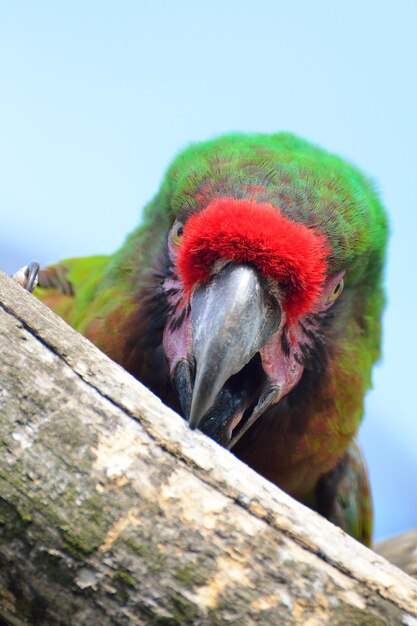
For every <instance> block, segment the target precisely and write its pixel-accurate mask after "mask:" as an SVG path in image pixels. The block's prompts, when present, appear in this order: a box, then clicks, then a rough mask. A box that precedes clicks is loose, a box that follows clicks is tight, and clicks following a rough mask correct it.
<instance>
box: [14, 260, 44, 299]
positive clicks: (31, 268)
mask: <svg viewBox="0 0 417 626" xmlns="http://www.w3.org/2000/svg"><path fill="white" fill-rule="evenodd" d="M39 267H40V266H39V263H38V262H37V261H31V262H30V263H29V264H28V265H25V266H24V267H21V268H20V270H17V272H15V273H14V274H13V275H12V278H13V279H14V280H15V281H16V282H17V283H18V284H19V285H21V286H22V287H23V289H26V291H29V293H32V291H33V290H34V289H35V287H36V285H37V284H38V276H39Z"/></svg>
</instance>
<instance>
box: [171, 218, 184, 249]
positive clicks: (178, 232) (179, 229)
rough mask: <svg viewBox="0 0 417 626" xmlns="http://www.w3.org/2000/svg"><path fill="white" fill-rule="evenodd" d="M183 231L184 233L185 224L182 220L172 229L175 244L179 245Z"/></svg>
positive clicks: (172, 240)
mask: <svg viewBox="0 0 417 626" xmlns="http://www.w3.org/2000/svg"><path fill="white" fill-rule="evenodd" d="M183 233H184V225H183V224H182V223H181V222H177V223H176V224H175V225H174V228H173V229H172V232H171V243H172V244H173V245H174V246H178V244H179V243H180V241H181V237H182V235H183Z"/></svg>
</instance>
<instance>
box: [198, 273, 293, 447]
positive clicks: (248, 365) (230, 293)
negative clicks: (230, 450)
mask: <svg viewBox="0 0 417 626" xmlns="http://www.w3.org/2000/svg"><path fill="white" fill-rule="evenodd" d="M191 315H192V332H193V351H194V358H195V362H196V375H195V382H194V386H193V389H192V398H191V409H190V414H189V424H190V427H191V428H193V429H194V428H197V427H200V429H201V430H203V432H205V433H206V434H208V435H209V436H211V437H213V438H214V439H216V440H217V441H219V443H222V444H223V445H227V444H228V443H230V440H231V436H232V430H233V428H234V427H235V426H236V424H237V423H239V421H240V420H241V419H242V416H243V414H244V412H245V411H246V409H247V408H248V407H249V406H250V405H252V404H253V402H254V396H255V395H256V396H257V397H256V402H257V401H258V400H259V402H258V403H257V405H256V408H258V407H259V404H260V403H261V404H262V406H263V410H264V409H265V400H266V398H267V396H268V393H265V392H266V391H267V389H265V384H264V383H265V380H264V379H263V378H264V373H263V370H262V367H261V365H260V357H259V354H258V352H259V350H260V349H261V348H262V347H263V346H264V345H265V344H266V343H267V342H268V340H269V339H270V338H271V336H272V335H273V334H274V333H275V332H276V331H277V329H278V327H279V323H280V319H281V309H280V306H279V304H278V303H277V300H276V299H275V298H274V297H273V296H272V295H271V294H270V293H269V291H268V289H267V284H266V281H265V279H263V278H262V277H260V276H259V274H258V273H257V271H256V270H255V269H254V268H253V267H252V266H250V265H234V264H232V263H228V264H227V265H225V266H224V267H223V268H222V269H221V270H220V272H219V273H218V274H217V275H216V276H215V277H214V278H213V279H212V280H211V281H210V282H209V283H208V284H206V285H203V286H201V287H199V288H198V289H197V290H196V291H195V293H194V295H193V298H192V303H191ZM260 387H263V389H262V391H261V392H260V391H259V389H260ZM269 395H271V394H269ZM255 404H256V403H255ZM257 413H259V412H258V411H257Z"/></svg>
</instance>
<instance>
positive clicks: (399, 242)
mask: <svg viewBox="0 0 417 626" xmlns="http://www.w3.org/2000/svg"><path fill="white" fill-rule="evenodd" d="M416 24H417V3H416V2H414V1H413V0H409V1H408V2H407V1H406V0H397V1H396V2H395V3H394V2H391V1H389V2H388V1H385V2H384V1H383V0H379V1H374V0H370V1H366V2H364V1H363V0H362V1H358V0H350V1H349V2H344V3H341V2H333V1H331V0H328V1H320V0H315V1H314V2H311V0H298V1H297V0H295V1H292V2H288V1H287V0H285V1H284V0H256V2H255V1H252V2H248V1H245V0H228V1H225V0H211V1H210V2H196V1H195V0H193V1H186V0H176V1H175V2H172V1H170V0H165V1H163V0H152V1H151V0H147V1H144V0H142V1H140V0H137V1H126V0H121V1H119V2H116V1H114V2H108V1H107V2H106V1H103V0H97V1H93V0H89V1H88V2H84V1H74V0H71V2H62V1H55V0H50V1H42V0H37V1H36V2H33V1H29V0H26V1H25V0H22V1H19V0H15V1H7V0H3V2H0V172H1V175H0V267H1V268H3V269H5V270H6V271H9V272H11V271H12V270H14V269H16V268H17V267H20V266H21V265H24V264H25V263H26V262H27V261H29V260H31V259H33V258H36V259H38V260H39V261H40V262H41V263H42V264H45V263H49V262H52V261H56V260H58V259H61V258H65V257H67V256H81V255H87V254H92V253H107V252H112V251H113V250H115V249H116V248H117V247H118V246H120V244H121V243H122V242H123V240H124V237H125V235H126V234H127V233H128V232H129V230H131V229H133V227H135V226H136V225H137V223H138V221H139V219H140V215H141V208H142V207H143V205H144V204H145V203H146V201H147V200H149V199H150V198H151V196H152V195H153V194H154V193H155V192H156V190H157V188H158V185H159V182H160V180H161V178H162V175H163V172H164V169H165V168H166V166H167V164H168V163H169V162H170V160H171V159H172V158H173V156H174V155H175V153H176V152H177V151H178V150H179V149H180V148H182V147H184V146H185V145H187V143H189V142H190V141H198V140H202V139H207V138H209V137H213V136H216V135H218V134H221V133H224V132H228V131H231V130H236V131H247V132H250V131H262V132H275V131H278V130H287V131H291V132H294V133H296V134H299V135H301V136H302V137H304V138H306V139H309V140H311V141H314V142H316V143H318V144H320V145H322V146H323V147H325V148H327V149H329V150H332V151H334V152H336V153H338V154H340V155H342V156H345V157H346V158H348V159H349V160H351V161H352V162H354V163H355V164H356V165H358V166H359V167H360V168H361V169H363V170H364V171H365V172H366V173H368V174H369V175H371V176H372V177H373V178H374V179H375V180H376V181H377V184H378V188H379V189H380V191H381V195H382V198H383V201H384V202H385V204H386V206H387V207H388V210H389V213H390V216H391V222H392V239H391V247H390V257H389V264H388V271H387V292H388V298H389V306H388V308H387V311H386V315H385V342H384V359H383V363H382V364H381V365H380V366H379V367H378V368H377V369H376V371H375V376H374V383H375V390H374V391H373V392H371V393H370V394H369V396H368V399H367V409H366V420H365V423H364V426H363V428H362V431H361V440H362V442H363V446H364V448H365V453H366V458H367V460H368V464H369V467H370V474H371V481H372V486H373V490H374V495H375V503H376V504H375V508H376V533H375V534H376V537H377V538H382V537H385V536H388V535H390V534H393V533H396V532H399V531H402V530H405V529H407V528H411V527H417V484H416V483H417V478H416V477H417V454H416V452H417V420H416V408H415V406H416V403H415V396H414V391H415V389H414V385H417V381H416V366H415V355H416V354H417V341H416V330H415V327H416V324H415V319H416V306H417V299H416V288H415V280H414V278H415V276H414V274H415V271H416V269H417V252H416V250H417V245H416V239H415V237H416V231H417V218H416V215H417V210H416V200H415V195H416V194H415V184H416V176H417V88H416V64H417V27H416Z"/></svg>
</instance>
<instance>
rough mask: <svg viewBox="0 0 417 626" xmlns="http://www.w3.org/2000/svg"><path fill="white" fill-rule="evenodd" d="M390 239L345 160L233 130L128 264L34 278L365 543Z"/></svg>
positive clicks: (198, 422)
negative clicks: (372, 402)
mask: <svg viewBox="0 0 417 626" xmlns="http://www.w3.org/2000/svg"><path fill="white" fill-rule="evenodd" d="M388 230H389V227H388V219H387V215H386V212H385V209H384V207H383V206H382V204H381V201H380V200H379V197H378V193H377V191H376V190H375V185H374V183H373V182H372V181H371V180H370V179H369V178H368V177H367V176H365V175H364V174H362V173H361V172H360V171H359V170H358V169H357V168H356V167H355V166H353V165H351V164H350V163H348V162H347V161H346V160H344V159H342V158H340V157H338V156H336V155H334V154H332V153H330V152H327V151H326V150H324V149H322V148H321V147H318V146H316V145H313V144H311V143H309V142H307V141H305V140H303V139H301V138H298V137H297V136H295V135H293V134H290V133H286V132H279V133H275V134H271V135H268V134H243V133H231V134H227V135H223V136H221V137H219V138H215V139H210V140H208V141H205V142H200V143H193V144H191V145H189V146H188V147H187V148H185V149H184V150H183V151H182V152H180V153H179V155H178V156H177V157H176V158H175V160H174V161H173V162H172V164H171V165H170V166H169V167H168V170H167V172H166V175H165V177H164V178H163V180H162V183H161V186H160V189H159V191H158V192H157V193H156V195H155V196H154V198H153V199H152V200H151V201H150V202H149V203H148V204H147V205H146V206H145V208H144V211H143V218H142V223H141V225H140V226H139V227H138V228H136V229H135V230H134V231H133V232H132V233H131V234H130V235H129V236H128V237H127V239H126V241H125V243H124V244H123V246H122V247H121V248H120V249H119V250H118V251H117V252H116V253H115V254H113V255H98V256H91V257H86V258H71V259H67V260H64V261H61V262H59V263H57V264H55V265H50V266H48V267H46V269H42V270H40V271H39V274H38V275H37V268H36V267H34V266H32V265H31V266H29V269H28V268H26V269H25V268H24V269H25V272H24V273H25V275H26V276H27V275H30V276H31V287H33V285H34V284H35V282H36V281H35V279H34V277H35V274H36V280H38V285H37V287H36V289H35V291H34V294H35V295H36V296H37V297H38V298H39V299H40V300H42V301H43V302H44V303H46V304H47V305H48V306H49V307H51V308H52V309H53V310H54V311H55V312H56V313H58V314H59V315H60V316H61V317H63V318H64V319H65V320H66V321H67V322H68V323H69V324H70V325H72V326H73V327H74V328H75V329H76V330H78V331H79V332H81V333H82V334H84V335H85V336H86V337H87V338H88V339H90V340H91V341H92V342H93V343H94V344H95V345H97V346H98V347H99V348H100V349H101V350H102V351H103V352H105V353H106V354H107V355H108V356H109V357H110V358H112V359H113V360H114V361H116V362H117V363H119V364H120V365H122V366H123V367H124V368H125V369H126V370H127V371H128V372H130V373H131V374H132V375H133V376H134V377H136V378H137V379H138V380H140V381H141V382H142V383H143V384H144V385H146V386H147V387H148V388H149V389H150V390H151V391H153V392H154V393H155V394H156V395H157V396H159V397H160V398H161V399H162V401H163V402H164V403H165V404H167V405H168V406H169V407H171V408H172V409H174V410H175V411H177V412H178V413H179V414H180V415H181V416H182V417H183V418H184V419H185V420H187V421H188V423H189V425H190V427H191V428H192V429H196V428H198V429H199V430H200V431H202V432H203V433H205V434H206V435H207V436H209V437H211V438H212V439H214V440H215V441H216V442H217V443H218V444H220V445H221V446H224V447H226V448H228V449H229V450H230V451H231V452H232V453H233V454H234V455H235V456H236V457H238V458H239V459H240V460H242V461H243V462H244V463H246V464H247V465H249V466H250V467H252V468H253V469H254V470H255V471H256V472H258V473H259V474H261V475H262V476H264V477H265V478H266V479H268V480H269V481H271V482H272V483H274V484H276V485H277V486H278V487H280V488H281V489H283V490H284V491H286V492H287V493H288V494H289V495H291V496H292V497H294V498H295V499H297V500H298V501H300V502H301V503H303V504H305V505H306V506H308V507H310V508H311V509H313V510H315V511H317V512H318V513H320V514H321V515H322V516H324V517H325V518H327V519H328V520H330V521H331V522H333V523H334V524H337V525H338V526H340V527H341V528H342V529H343V530H345V531H346V532H347V533H349V534H350V535H351V536H353V537H354V538H356V539H357V540H359V541H360V542H362V543H364V544H365V545H370V543H371V538H372V520H373V511H372V497H371V491H370V486H369V481H368V477H367V469H366V466H365V462H364V459H363V456H362V452H361V450H360V448H359V446H358V444H357V443H356V434H357V431H358V427H359V425H360V422H361V419H362V416H363V411H364V397H365V394H366V392H367V390H368V389H369V388H370V386H371V374H372V367H373V365H374V363H375V362H376V361H377V360H378V359H379V358H380V354H381V316H382V312H383V308H384V304H385V295H384V285H383V271H384V260H385V251H386V243H387V236H388Z"/></svg>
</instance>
